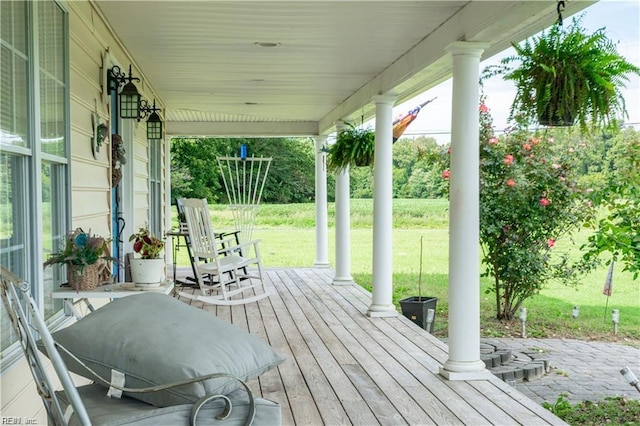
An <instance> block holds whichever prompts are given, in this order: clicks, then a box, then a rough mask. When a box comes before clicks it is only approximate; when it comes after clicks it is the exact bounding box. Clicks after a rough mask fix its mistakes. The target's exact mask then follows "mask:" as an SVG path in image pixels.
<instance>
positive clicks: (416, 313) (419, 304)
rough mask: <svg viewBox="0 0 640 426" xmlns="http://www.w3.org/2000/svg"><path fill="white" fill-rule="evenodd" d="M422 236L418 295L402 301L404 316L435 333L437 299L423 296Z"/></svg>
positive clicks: (421, 237)
mask: <svg viewBox="0 0 640 426" xmlns="http://www.w3.org/2000/svg"><path fill="white" fill-rule="evenodd" d="M423 238H424V237H423V236H420V273H419V274H418V295H417V296H411V297H407V298H406V299H402V300H401V301H400V308H401V309H402V315H404V316H405V317H407V318H409V319H410V320H411V321H413V322H414V323H415V324H417V325H419V326H420V327H421V328H422V329H424V330H427V331H428V332H429V333H433V323H434V319H435V314H436V305H437V303H438V298H437V297H429V296H424V297H423V296H422V240H423Z"/></svg>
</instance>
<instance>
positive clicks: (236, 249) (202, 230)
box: [179, 198, 270, 305]
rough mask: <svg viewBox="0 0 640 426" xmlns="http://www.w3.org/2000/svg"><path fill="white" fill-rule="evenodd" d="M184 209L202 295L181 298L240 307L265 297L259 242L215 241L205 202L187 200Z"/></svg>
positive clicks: (227, 239) (267, 293)
mask: <svg viewBox="0 0 640 426" xmlns="http://www.w3.org/2000/svg"><path fill="white" fill-rule="evenodd" d="M183 208H184V214H185V217H186V220H187V226H188V228H189V243H190V244H191V253H192V254H193V258H194V267H195V272H196V280H197V282H198V285H199V286H200V292H201V294H192V293H188V292H184V291H181V292H180V293H179V294H180V296H182V297H186V298H189V299H192V300H197V301H201V302H204V303H208V304H213V305H240V304H244V303H249V302H255V301H257V300H260V299H264V298H265V297H268V296H269V294H270V293H269V292H268V291H267V290H266V289H265V287H264V279H263V273H262V262H261V260H260V251H259V248H258V243H259V242H260V240H252V241H248V242H244V243H238V240H237V239H236V238H235V237H232V238H224V237H223V238H219V237H217V236H216V235H215V234H214V231H213V226H212V224H211V215H210V213H209V207H208V205H207V200H206V199H196V198H186V199H184V200H183ZM254 266H255V268H253V267H254ZM254 271H255V273H254ZM248 293H251V294H248Z"/></svg>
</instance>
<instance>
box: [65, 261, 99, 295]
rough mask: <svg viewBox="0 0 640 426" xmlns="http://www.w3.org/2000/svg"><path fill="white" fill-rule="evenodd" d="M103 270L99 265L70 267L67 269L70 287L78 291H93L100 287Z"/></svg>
mask: <svg viewBox="0 0 640 426" xmlns="http://www.w3.org/2000/svg"><path fill="white" fill-rule="evenodd" d="M102 268H103V267H102V265H100V264H98V263H94V264H92V265H85V266H80V265H69V266H68V267H67V281H69V286H71V288H74V289H76V290H78V291H83V290H93V289H94V288H96V287H97V286H98V282H99V281H100V271H101V270H102Z"/></svg>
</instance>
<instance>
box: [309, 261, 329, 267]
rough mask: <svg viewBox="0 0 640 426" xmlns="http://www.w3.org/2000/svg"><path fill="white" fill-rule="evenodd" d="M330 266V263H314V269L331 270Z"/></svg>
mask: <svg viewBox="0 0 640 426" xmlns="http://www.w3.org/2000/svg"><path fill="white" fill-rule="evenodd" d="M330 266H331V264H330V263H329V262H313V267H314V268H329V267H330Z"/></svg>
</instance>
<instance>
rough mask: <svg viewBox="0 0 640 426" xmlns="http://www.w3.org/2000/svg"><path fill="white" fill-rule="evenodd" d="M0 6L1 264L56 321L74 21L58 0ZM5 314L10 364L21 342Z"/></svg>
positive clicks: (0, 323)
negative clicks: (52, 263) (54, 264)
mask: <svg viewBox="0 0 640 426" xmlns="http://www.w3.org/2000/svg"><path fill="white" fill-rule="evenodd" d="M0 7H1V10H0V17H1V24H2V26H1V31H0V49H1V57H0V65H1V70H2V74H1V75H0V78H1V79H0V163H1V165H0V264H2V265H3V266H4V267H6V268H8V269H10V270H11V271H12V272H14V273H15V274H16V275H18V276H19V277H21V278H24V279H25V280H27V281H28V282H30V283H31V284H32V293H33V295H34V296H35V298H36V300H37V302H38V303H39V304H40V305H41V306H42V307H43V309H44V313H45V317H46V318H47V319H50V318H52V317H53V316H54V315H55V314H56V313H58V312H59V311H60V310H61V309H62V305H61V302H60V301H59V300H56V301H55V302H54V301H53V299H52V298H51V292H52V290H53V288H54V287H57V286H58V285H59V284H60V283H61V282H62V281H63V280H64V277H63V276H62V274H60V273H59V272H57V271H55V270H54V269H57V268H47V269H46V270H43V267H42V263H43V262H44V259H45V258H46V256H47V254H48V253H50V252H51V251H52V250H56V249H57V248H58V247H59V246H60V244H62V242H63V240H64V234H65V232H66V229H67V228H68V226H69V225H70V214H69V213H70V212H69V208H68V206H69V185H68V182H69V130H68V129H69V89H68V87H69V84H68V81H69V77H68V61H69V55H68V48H67V40H68V23H67V22H68V21H67V19H68V17H67V13H66V11H65V10H63V9H62V8H61V7H60V6H59V5H58V4H57V3H56V2H55V1H53V0H50V1H38V2H31V1H9V2H7V1H1V2H0ZM3 309H4V308H3V307H0V311H2V312H1V315H0V335H1V336H2V340H1V347H0V349H1V350H2V354H3V355H2V357H3V358H4V357H5V350H6V349H7V348H8V347H9V346H10V345H11V343H13V341H15V338H14V337H13V336H12V335H11V334H10V333H9V328H10V326H9V324H8V322H7V321H8V319H7V316H6V314H5V313H4V311H3ZM3 364H4V363H3Z"/></svg>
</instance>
